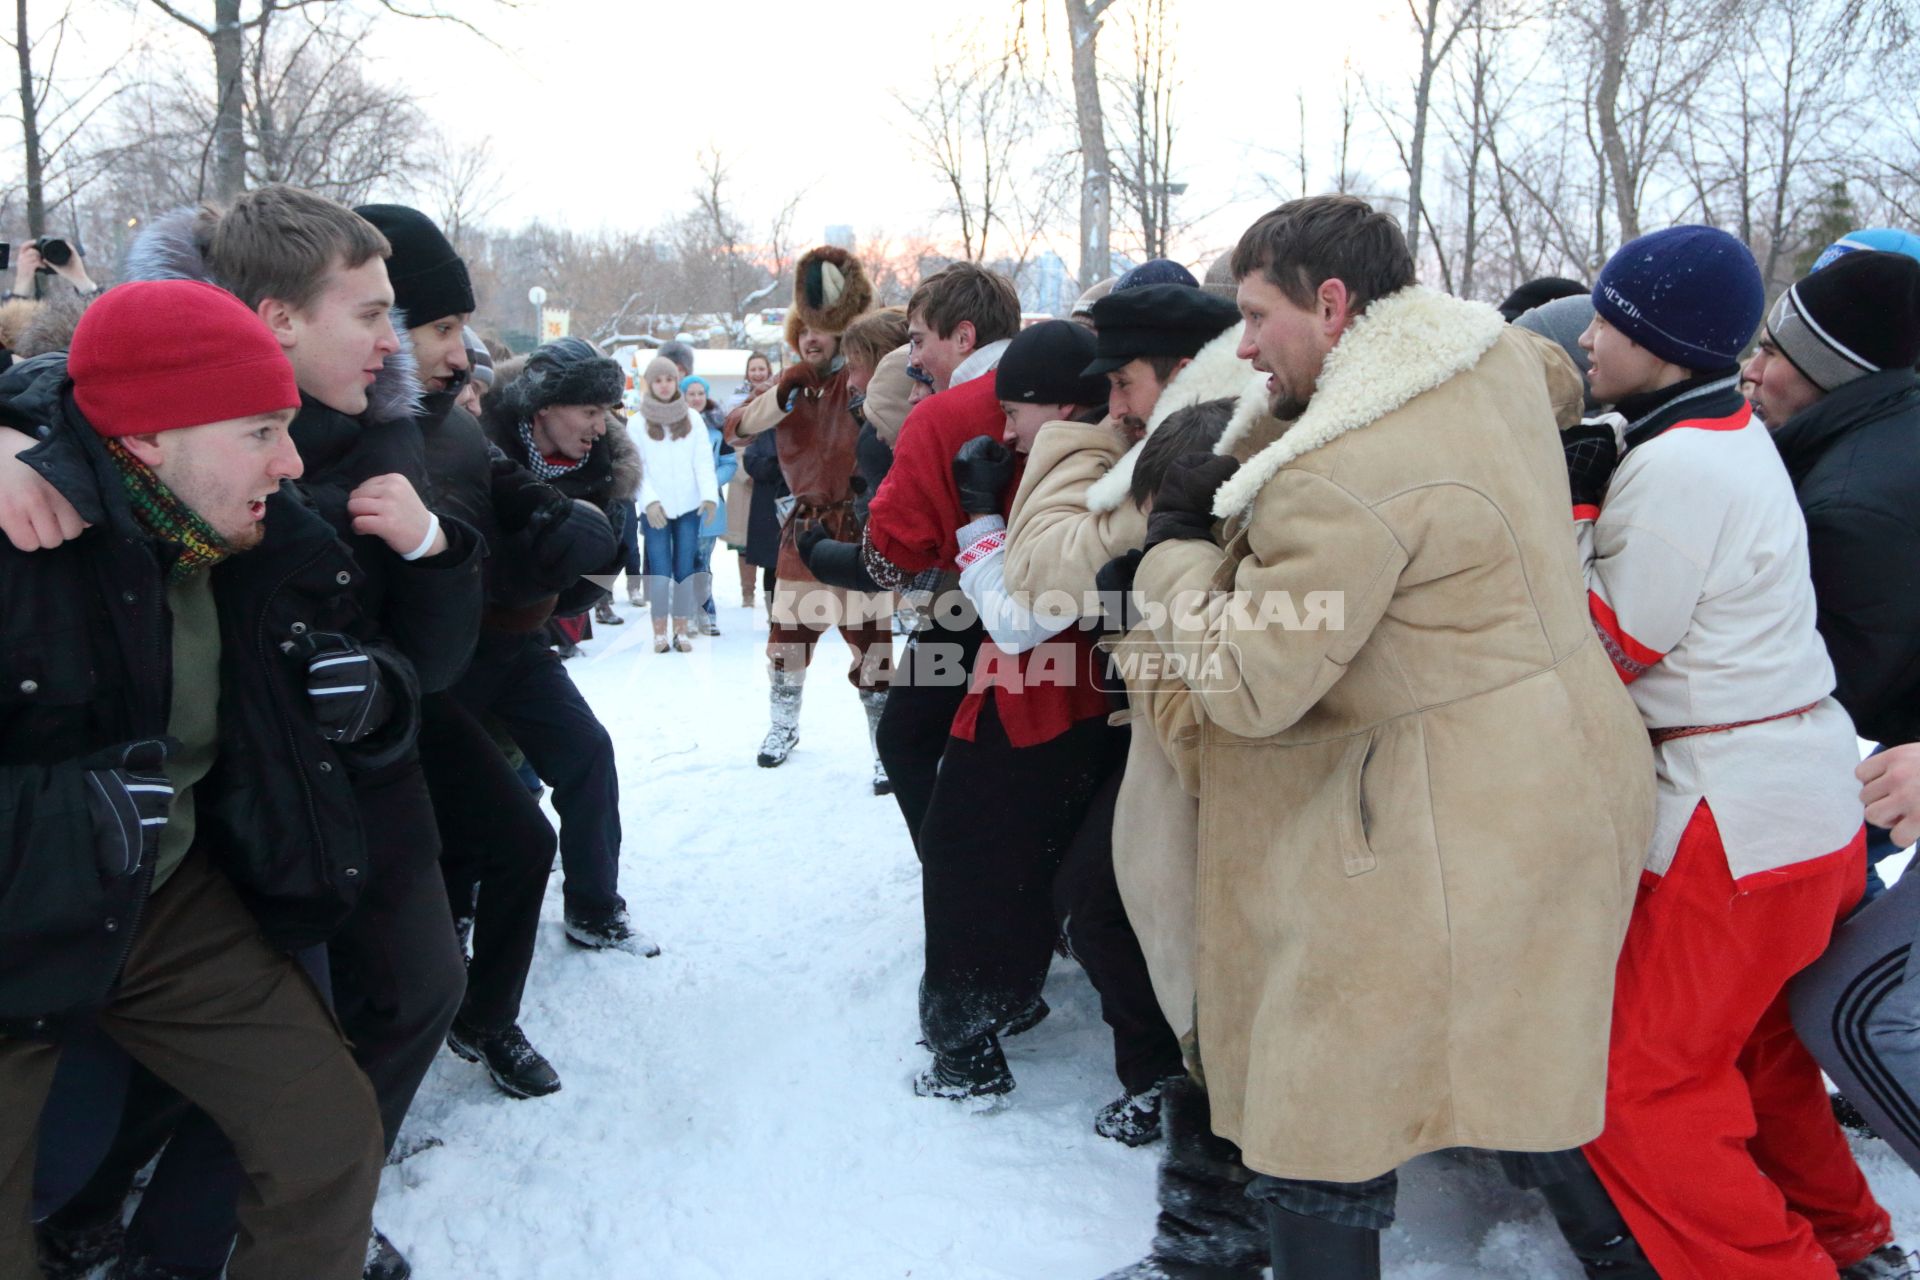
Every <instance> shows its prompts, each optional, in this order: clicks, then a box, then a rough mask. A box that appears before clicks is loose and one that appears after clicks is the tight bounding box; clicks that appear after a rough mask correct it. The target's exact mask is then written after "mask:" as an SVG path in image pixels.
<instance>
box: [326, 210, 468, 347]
mask: <svg viewBox="0 0 1920 1280" xmlns="http://www.w3.org/2000/svg"><path fill="white" fill-rule="evenodd" d="M354 212H355V213H357V214H359V215H360V216H361V217H363V218H365V219H366V220H367V221H368V222H371V223H372V224H373V225H374V226H375V227H378V228H379V230H380V234H382V235H384V236H385V237H386V238H387V243H389V244H391V245H392V246H393V256H392V257H390V258H388V259H387V278H388V279H389V280H391V281H393V305H394V306H396V307H399V308H400V309H401V310H402V311H404V312H406V315H407V327H408V328H410V329H417V328H419V327H420V326H421V325H423V324H432V323H433V322H434V321H435V320H440V319H443V318H445V317H447V316H455V315H466V314H468V313H469V312H471V311H472V310H473V309H474V306H475V302H474V297H473V282H472V281H471V280H470V279H468V277H467V264H466V263H464V262H462V261H461V260H460V255H459V254H457V253H455V252H454V251H453V245H452V244H451V243H449V242H448V240H447V238H446V236H444V235H442V234H441V232H440V228H439V227H437V226H435V225H434V222H433V219H431V218H429V217H428V216H427V215H426V214H424V213H421V212H420V211H419V210H418V209H409V208H407V207H406V206H405V205H402V204H363V205H361V206H360V207H359V208H358V209H355V210H354Z"/></svg>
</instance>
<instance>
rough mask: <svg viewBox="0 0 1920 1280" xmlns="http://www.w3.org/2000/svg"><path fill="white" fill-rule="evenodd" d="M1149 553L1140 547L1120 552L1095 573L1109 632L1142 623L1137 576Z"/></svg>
mask: <svg viewBox="0 0 1920 1280" xmlns="http://www.w3.org/2000/svg"><path fill="white" fill-rule="evenodd" d="M1146 555H1147V553H1146V552H1145V551H1143V550H1141V549H1139V548H1137V547H1136V548H1135V549H1134V550H1132V551H1128V552H1125V553H1124V554H1122V555H1117V556H1115V557H1114V558H1113V559H1111V560H1109V561H1107V562H1106V563H1105V564H1103V565H1101V566H1100V572H1098V573H1096V574H1094V575H1093V587H1094V590H1096V591H1098V592H1099V593H1100V612H1101V613H1102V614H1103V615H1104V616H1105V619H1106V622H1105V626H1106V629H1107V630H1108V631H1119V632H1123V633H1124V632H1127V631H1131V630H1132V629H1133V628H1134V627H1135V626H1137V625H1138V624H1139V622H1140V610H1139V609H1137V608H1135V607H1134V603H1133V579H1134V575H1136V574H1137V573H1139V572H1140V562H1141V561H1142V560H1144V559H1145V558H1146Z"/></svg>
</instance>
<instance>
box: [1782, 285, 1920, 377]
mask: <svg viewBox="0 0 1920 1280" xmlns="http://www.w3.org/2000/svg"><path fill="white" fill-rule="evenodd" d="M1767 336H1768V337H1770V338H1772V339H1773V342H1774V345H1775V346H1777V347H1779V348H1780V354H1782V355H1784V356H1785V357H1786V358H1787V359H1789V360H1791V361H1792V362H1793V367H1794V368H1796V369H1798V370H1799V371H1800V372H1801V373H1803V374H1805V375H1806V376H1807V381H1809V382H1811V383H1813V385H1814V386H1816V387H1819V388H1820V389H1821V390H1822V391H1832V390H1833V389H1834V388H1836V387H1839V386H1843V385H1845V384H1846V383H1849V382H1852V381H1853V380H1854V379H1855V378H1864V377H1866V376H1867V375H1868V374H1870V373H1879V372H1880V371H1881V370H1883V369H1911V368H1913V366H1914V363H1915V362H1916V361H1920V262H1915V261H1914V260H1913V259H1912V258H1909V257H1907V256H1906V255H1905V254H1904V253H1884V252H1877V251H1867V250H1863V251H1860V252H1857V253H1849V254H1847V255H1846V256H1844V257H1842V258H1838V259H1836V260H1835V261H1834V262H1833V264H1832V265H1831V266H1827V267H1824V268H1822V269H1821V270H1818V271H1816V272H1814V273H1813V274H1812V275H1810V276H1808V277H1807V278H1806V279H1804V280H1802V281H1800V283H1798V284H1796V285H1794V286H1793V288H1791V289H1789V290H1787V291H1786V292H1785V293H1783V294H1781V295H1780V300H1779V301H1778V302H1776V303H1774V304H1773V314H1771V315H1769V316H1768V317H1767Z"/></svg>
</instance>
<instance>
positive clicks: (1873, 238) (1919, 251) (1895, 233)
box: [1813, 227, 1920, 271]
mask: <svg viewBox="0 0 1920 1280" xmlns="http://www.w3.org/2000/svg"><path fill="white" fill-rule="evenodd" d="M1875 249H1878V250H1880V251H1881V252H1882V253H1904V254H1906V255H1907V256H1908V257H1909V258H1912V259H1914V260H1916V261H1920V236H1916V235H1915V234H1913V232H1911V231H1902V230H1900V229H1899V228H1897V227H1870V228H1868V229H1867V230H1865V231H1849V232H1847V234H1845V235H1844V236H1841V237H1840V238H1839V239H1838V240H1835V241H1834V242H1833V243H1832V244H1830V245H1828V246H1827V247H1826V248H1825V249H1824V250H1822V251H1821V254H1820V257H1819V258H1818V259H1817V260H1816V261H1815V262H1814V264H1813V269H1814V270H1815V271H1818V270H1820V269H1821V268H1823V267H1830V266H1832V265H1833V264H1834V263H1835V262H1837V261H1839V260H1840V259H1841V258H1844V257H1846V256H1847V255H1848V254H1850V253H1859V252H1861V251H1863V250H1865V251H1872V250H1875Z"/></svg>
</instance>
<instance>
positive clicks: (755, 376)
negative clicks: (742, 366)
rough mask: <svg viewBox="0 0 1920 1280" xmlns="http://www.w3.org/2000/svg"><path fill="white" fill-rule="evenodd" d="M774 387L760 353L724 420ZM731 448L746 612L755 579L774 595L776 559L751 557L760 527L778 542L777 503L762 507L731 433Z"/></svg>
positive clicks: (732, 540) (733, 531) (732, 536)
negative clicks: (736, 465)
mask: <svg viewBox="0 0 1920 1280" xmlns="http://www.w3.org/2000/svg"><path fill="white" fill-rule="evenodd" d="M772 384H773V365H772V364H771V363H770V362H769V361H768V360H767V358H766V357H765V356H763V355H761V354H760V353H759V352H757V351H756V352H754V353H753V355H751V356H749V357H748V358H747V376H746V378H745V379H743V380H742V381H741V382H739V383H738V384H736V385H735V387H734V388H733V390H732V391H730V392H729V393H728V394H727V396H726V398H725V399H724V400H723V401H722V402H721V405H720V413H721V417H722V418H723V419H724V420H725V421H726V422H727V423H731V422H732V421H733V416H734V414H735V413H737V412H738V411H739V409H740V406H742V405H744V404H745V403H746V402H747V401H748V400H750V399H752V398H753V396H754V395H755V393H757V392H759V391H763V390H765V389H766V388H767V387H769V386H771V385H772ZM727 446H728V447H729V448H731V449H733V451H734V452H735V454H736V455H739V456H740V466H739V468H738V469H737V470H736V471H735V472H734V474H733V484H732V486H731V488H730V489H729V491H728V493H727V531H726V539H727V545H728V546H729V547H731V548H733V551H734V555H735V562H736V564H737V565H738V567H739V570H740V604H741V606H742V607H743V608H748V609H751V608H752V607H753V596H754V579H755V577H756V576H760V575H761V574H762V573H764V577H765V582H766V585H765V591H766V594H768V595H769V596H770V595H772V594H773V559H772V556H771V555H769V554H768V553H766V552H765V551H762V553H761V555H760V557H759V558H755V557H754V556H752V555H750V554H749V549H750V547H751V546H752V545H754V542H755V540H754V538H753V530H754V528H755V527H756V524H757V525H758V526H759V527H760V528H762V529H763V530H767V529H771V533H772V537H771V538H769V537H766V536H763V537H762V538H761V539H760V540H759V541H760V543H761V544H770V543H771V542H773V541H775V540H777V538H778V536H779V528H778V524H777V522H774V521H773V499H772V498H771V497H768V498H767V500H766V501H765V502H764V503H762V501H761V500H760V498H759V497H757V496H756V489H755V485H756V483H757V482H756V481H755V479H754V477H753V475H752V474H751V473H750V472H749V471H748V469H747V466H746V458H745V453H746V446H745V444H744V443H743V442H741V441H738V440H736V439H734V437H733V434H732V432H731V431H728V433H727Z"/></svg>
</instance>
